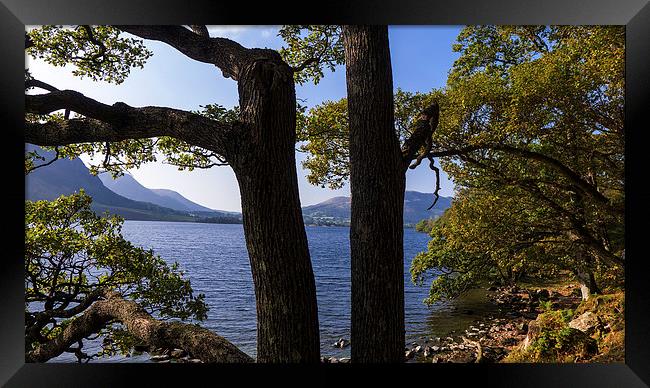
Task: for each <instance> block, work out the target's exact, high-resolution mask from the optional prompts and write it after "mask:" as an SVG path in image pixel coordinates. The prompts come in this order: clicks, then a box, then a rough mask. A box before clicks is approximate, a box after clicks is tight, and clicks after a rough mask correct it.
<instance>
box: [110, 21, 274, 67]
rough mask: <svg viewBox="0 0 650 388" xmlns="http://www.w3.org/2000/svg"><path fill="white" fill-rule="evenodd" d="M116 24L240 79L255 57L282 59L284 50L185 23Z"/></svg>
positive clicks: (120, 27) (129, 31) (123, 29)
mask: <svg viewBox="0 0 650 388" xmlns="http://www.w3.org/2000/svg"><path fill="white" fill-rule="evenodd" d="M116 27H117V28H119V29H120V30H122V31H124V32H128V33H130V34H133V35H136V36H139V37H141V38H143V39H149V40H156V41H159V42H163V43H167V44H168V45H170V46H172V47H174V48H175V49H177V50H178V51H180V52H181V53H183V54H185V55H186V56H188V57H190V58H192V59H194V60H196V61H199V62H205V63H211V64H213V65H215V66H217V67H218V68H220V69H221V71H222V72H223V75H224V77H227V78H232V79H234V80H239V78H240V76H241V74H242V71H243V69H244V68H245V66H246V65H247V64H249V63H251V62H252V61H253V60H254V59H259V58H276V59H280V54H278V53H277V52H276V51H274V50H269V49H248V48H245V47H244V46H242V45H240V44H239V43H237V42H234V41H232V40H230V39H225V38H210V37H208V36H205V35H202V34H197V33H195V32H194V31H190V30H188V29H187V28H184V27H181V26H116Z"/></svg>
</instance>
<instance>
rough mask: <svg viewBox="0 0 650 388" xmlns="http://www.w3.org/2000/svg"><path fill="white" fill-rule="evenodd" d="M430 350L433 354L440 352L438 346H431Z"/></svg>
mask: <svg viewBox="0 0 650 388" xmlns="http://www.w3.org/2000/svg"><path fill="white" fill-rule="evenodd" d="M431 350H432V351H434V352H437V351H440V347H439V346H432V347H431Z"/></svg>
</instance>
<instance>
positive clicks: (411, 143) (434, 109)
mask: <svg viewBox="0 0 650 388" xmlns="http://www.w3.org/2000/svg"><path fill="white" fill-rule="evenodd" d="M439 117H440V107H439V106H438V103H437V102H434V103H433V104H431V105H429V106H428V107H427V108H425V109H424V110H422V112H421V113H420V115H419V116H418V118H417V119H416V121H415V124H414V129H413V131H412V133H411V136H410V137H409V138H408V139H406V140H405V141H404V144H403V145H402V160H403V163H404V169H405V170H406V168H407V167H408V166H409V164H410V163H411V161H412V160H413V159H415V158H416V155H418V153H419V156H417V160H416V162H415V163H414V164H413V165H412V166H411V167H410V168H415V167H417V166H418V165H419V164H420V162H421V161H422V159H423V158H424V157H426V156H427V154H428V153H429V152H430V151H431V135H432V134H433V131H435V130H436V127H437V126H438V119H439ZM423 146H425V150H424V151H423V152H420V150H421V149H422V147H423Z"/></svg>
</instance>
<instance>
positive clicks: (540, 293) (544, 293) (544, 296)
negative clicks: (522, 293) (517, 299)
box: [535, 288, 551, 300]
mask: <svg viewBox="0 0 650 388" xmlns="http://www.w3.org/2000/svg"><path fill="white" fill-rule="evenodd" d="M535 296H536V297H537V298H538V299H541V300H548V298H550V296H551V294H550V293H549V292H548V290H547V289H545V288H543V289H538V290H536V291H535Z"/></svg>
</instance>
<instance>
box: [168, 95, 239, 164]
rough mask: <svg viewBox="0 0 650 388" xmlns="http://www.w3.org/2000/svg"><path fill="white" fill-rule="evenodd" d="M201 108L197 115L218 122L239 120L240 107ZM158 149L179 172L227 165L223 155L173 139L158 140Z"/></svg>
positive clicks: (217, 106)
mask: <svg viewBox="0 0 650 388" xmlns="http://www.w3.org/2000/svg"><path fill="white" fill-rule="evenodd" d="M201 108H202V109H201V110H200V111H197V112H196V113H198V114H202V115H204V116H206V117H208V118H210V119H213V120H216V121H221V122H225V123H232V122H235V121H237V119H238V118H239V107H235V108H233V109H228V108H225V107H223V106H221V105H219V104H208V105H204V106H201ZM156 147H157V150H158V151H159V152H160V153H161V154H162V155H163V156H164V158H165V163H168V164H171V165H174V166H177V167H178V169H179V170H189V171H192V170H194V169H195V168H210V167H213V166H221V165H225V164H227V163H226V160H225V159H224V158H223V157H222V156H221V155H219V154H217V153H215V152H212V151H209V150H206V149H204V148H201V147H197V146H194V145H191V144H188V143H186V142H184V141H181V140H178V139H175V138H173V137H168V136H165V137H160V138H158V140H157V142H156Z"/></svg>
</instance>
